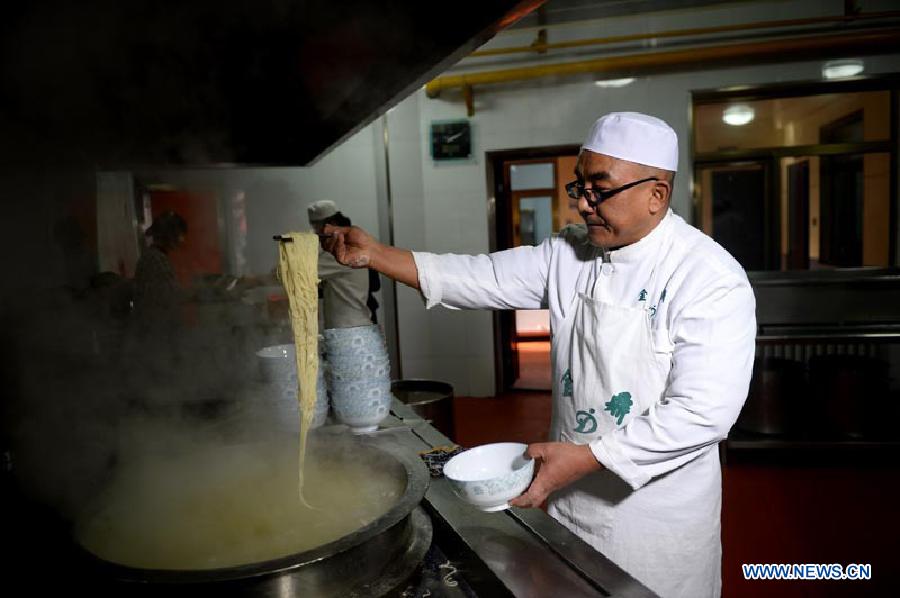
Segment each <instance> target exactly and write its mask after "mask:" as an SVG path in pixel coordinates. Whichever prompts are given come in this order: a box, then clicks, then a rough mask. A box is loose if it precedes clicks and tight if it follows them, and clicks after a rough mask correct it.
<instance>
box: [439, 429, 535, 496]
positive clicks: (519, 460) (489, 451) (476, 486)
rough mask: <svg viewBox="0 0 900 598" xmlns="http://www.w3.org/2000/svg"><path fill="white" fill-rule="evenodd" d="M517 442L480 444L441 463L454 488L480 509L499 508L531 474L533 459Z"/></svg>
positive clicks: (528, 481)
mask: <svg viewBox="0 0 900 598" xmlns="http://www.w3.org/2000/svg"><path fill="white" fill-rule="evenodd" d="M526 448H528V447H527V445H525V444H522V443H520V442H498V443H495V444H483V445H481V446H476V447H475V448H471V449H469V450H467V451H465V452H462V453H460V454H458V455H456V456H455V457H453V458H452V459H450V460H449V461H447V463H446V465H444V476H445V477H446V478H447V479H448V480H450V484H451V486H452V487H453V491H454V492H455V493H456V495H457V496H459V497H460V498H461V499H463V500H464V501H466V502H467V503H469V504H471V505H473V506H475V507H477V508H479V509H481V510H482V511H502V510H504V509H508V508H509V501H510V500H512V499H514V498H515V497H517V496H519V495H521V494H522V493H523V492H525V490H526V489H527V488H528V486H529V485H530V484H531V479H532V477H534V459H531V458H530V457H528V456H527V455H526V454H525V449H526Z"/></svg>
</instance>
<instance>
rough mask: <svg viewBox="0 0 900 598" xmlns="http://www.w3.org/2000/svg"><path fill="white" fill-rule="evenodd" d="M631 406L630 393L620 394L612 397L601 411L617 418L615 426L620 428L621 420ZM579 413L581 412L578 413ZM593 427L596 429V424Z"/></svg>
mask: <svg viewBox="0 0 900 598" xmlns="http://www.w3.org/2000/svg"><path fill="white" fill-rule="evenodd" d="M631 405H633V403H632V401H631V393H630V392H620V393H619V394H617V395H614V396H613V398H612V399H610V400H609V401H608V402H607V403H606V408H605V409H603V410H604V411H609V413H610V415H612V416H613V417H617V418H619V419H618V420H617V421H616V425H617V426H621V425H622V420H623V419H624V418H625V416H626V415H628V412H629V411H631ZM591 411H593V409H591ZM579 413H581V412H580V411H579ZM592 419H593V418H592ZM594 427H595V428H596V424H594Z"/></svg>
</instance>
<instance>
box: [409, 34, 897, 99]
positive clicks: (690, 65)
mask: <svg viewBox="0 0 900 598" xmlns="http://www.w3.org/2000/svg"><path fill="white" fill-rule="evenodd" d="M898 49H900V28H889V29H881V30H873V31H867V32H865V33H860V32H854V33H853V34H847V35H823V36H815V37H802V38H793V39H780V40H769V41H764V42H755V43H740V44H727V45H715V46H704V47H699V48H693V49H688V50H671V51H666V52H646V53H642V54H631V55H627V56H611V57H608V58H599V59H594V60H585V61H579V62H565V63H559V64H549V65H538V66H529V67H519V68H513V69H503V70H495V71H482V72H475V73H468V74H464V75H447V76H443V77H438V78H436V79H434V80H432V81H431V82H429V83H428V84H426V86H425V93H426V94H427V95H428V97H430V98H435V97H438V96H439V95H440V94H441V92H443V91H445V90H448V89H455V88H465V87H467V86H476V85H493V84H498V83H511V82H516V81H526V80H530V79H540V78H543V77H551V76H569V75H581V74H587V73H603V74H604V75H628V76H632V75H635V74H638V73H649V72H660V71H668V72H671V71H676V70H682V71H684V70H696V69H698V68H709V67H715V66H723V65H734V64H739V63H743V64H747V63H762V62H781V61H785V60H786V59H787V60H790V61H792V62H794V61H798V60H804V59H824V58H833V57H837V56H844V55H846V54H848V53H852V54H856V55H859V54H883V53H887V52H892V51H896V50H898Z"/></svg>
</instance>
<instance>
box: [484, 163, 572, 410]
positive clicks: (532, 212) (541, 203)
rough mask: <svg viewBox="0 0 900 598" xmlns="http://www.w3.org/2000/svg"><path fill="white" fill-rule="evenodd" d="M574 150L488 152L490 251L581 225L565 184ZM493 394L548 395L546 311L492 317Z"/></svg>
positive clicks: (535, 242)
mask: <svg viewBox="0 0 900 598" xmlns="http://www.w3.org/2000/svg"><path fill="white" fill-rule="evenodd" d="M578 150H579V147H578V146H563V147H551V148H534V149H525V150H511V151H504V152H492V153H489V154H488V161H489V163H490V164H491V170H490V172H489V173H488V174H489V180H490V181H491V182H492V186H493V191H494V199H495V204H494V207H495V209H494V211H493V220H494V222H493V223H492V226H491V232H492V238H491V251H502V250H504V249H510V248H513V247H520V246H524V245H532V246H537V245H540V244H541V243H542V242H543V241H544V240H546V239H547V238H549V237H550V236H551V235H553V234H555V233H556V232H557V231H558V230H559V229H560V228H562V227H564V226H566V225H567V224H571V223H577V222H581V216H580V215H579V213H578V209H577V202H575V201H574V200H573V201H570V200H569V197H568V195H567V194H566V191H565V184H566V183H568V182H569V181H571V180H573V179H574V174H573V172H574V170H575V163H576V161H577V158H578ZM494 336H495V339H494V342H495V354H496V355H497V359H496V360H495V361H496V363H495V367H496V380H497V391H498V392H508V391H514V390H539V391H548V390H550V389H551V388H552V382H553V381H552V371H551V364H550V339H551V330H550V313H549V311H548V310H546V309H541V310H510V311H505V312H497V313H496V315H495V326H494Z"/></svg>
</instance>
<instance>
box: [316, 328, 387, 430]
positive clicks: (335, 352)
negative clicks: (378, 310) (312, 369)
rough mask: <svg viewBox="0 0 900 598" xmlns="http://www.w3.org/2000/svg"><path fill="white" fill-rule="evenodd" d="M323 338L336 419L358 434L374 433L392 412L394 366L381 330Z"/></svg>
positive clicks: (335, 332)
mask: <svg viewBox="0 0 900 598" xmlns="http://www.w3.org/2000/svg"><path fill="white" fill-rule="evenodd" d="M324 336H325V352H326V353H327V355H328V363H329V367H328V371H327V374H326V376H327V379H328V386H329V389H330V391H331V404H332V407H333V408H334V415H335V417H336V418H337V420H338V421H339V422H341V423H343V424H347V425H348V426H350V429H351V431H352V432H353V433H355V434H365V433H367V432H373V431H375V430H376V429H378V424H380V423H381V422H382V421H383V420H384V418H386V417H387V416H388V413H389V412H390V408H391V364H390V360H389V359H388V354H387V347H386V346H385V342H384V337H383V336H382V334H381V329H380V328H378V326H374V325H373V326H357V327H353V328H333V329H329V330H326V331H325V333H324Z"/></svg>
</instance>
